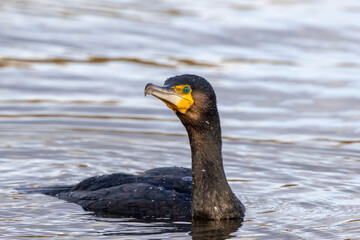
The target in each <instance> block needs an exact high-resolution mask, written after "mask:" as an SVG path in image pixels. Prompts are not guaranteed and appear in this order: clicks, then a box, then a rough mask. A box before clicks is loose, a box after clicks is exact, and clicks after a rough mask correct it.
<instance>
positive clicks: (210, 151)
mask: <svg viewBox="0 0 360 240" xmlns="http://www.w3.org/2000/svg"><path fill="white" fill-rule="evenodd" d="M184 125H185V128H186V130H187V132H188V135H189V140H190V145H191V153H192V181H193V182H192V187H193V193H192V205H191V211H192V217H193V218H195V219H224V218H241V217H243V215H244V213H243V206H242V204H241V203H240V201H239V200H238V199H237V198H236V196H235V195H234V193H233V192H232V191H231V188H230V186H229V184H228V182H227V180H226V176H225V172H224V167H223V160H222V150H221V148H222V140H221V128H220V119H219V115H218V114H217V113H216V114H214V115H212V116H211V117H209V118H206V120H204V122H200V123H199V124H197V125H186V124H184Z"/></svg>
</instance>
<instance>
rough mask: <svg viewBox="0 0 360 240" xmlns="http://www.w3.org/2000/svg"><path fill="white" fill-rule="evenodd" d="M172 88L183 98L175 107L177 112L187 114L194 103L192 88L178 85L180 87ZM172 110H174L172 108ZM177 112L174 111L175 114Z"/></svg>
mask: <svg viewBox="0 0 360 240" xmlns="http://www.w3.org/2000/svg"><path fill="white" fill-rule="evenodd" d="M172 88H173V89H174V91H175V92H176V93H177V94H179V96H181V98H180V99H179V101H178V103H177V104H176V105H175V106H173V107H174V108H175V110H177V111H179V112H181V113H186V111H187V110H188V109H189V108H190V106H191V105H192V104H193V103H194V99H193V98H192V96H191V92H192V89H191V87H190V86H189V85H178V86H174V87H172ZM168 106H169V105H168ZM169 107H170V106H169ZM170 108H171V109H173V108H172V107H170ZM173 110H174V109H173ZM175 110H174V112H175Z"/></svg>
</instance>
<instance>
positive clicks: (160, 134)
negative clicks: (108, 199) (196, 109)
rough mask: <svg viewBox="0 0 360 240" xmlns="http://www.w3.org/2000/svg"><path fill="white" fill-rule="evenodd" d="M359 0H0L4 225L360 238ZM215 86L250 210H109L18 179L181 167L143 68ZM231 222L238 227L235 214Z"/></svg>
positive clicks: (52, 233) (141, 233)
mask: <svg viewBox="0 0 360 240" xmlns="http://www.w3.org/2000/svg"><path fill="white" fill-rule="evenodd" d="M357 9H360V5H359V2H358V1H354V0H345V1H336V0H317V1H311V2H309V1H305V0H299V1H276V0H274V1H266V0H259V1H231V0H230V1H211V2H209V1H196V2H194V1H191V2H190V1H185V2H182V4H180V5H179V4H178V5H174V3H173V2H170V1H155V2H154V1H147V2H144V1H141V2H140V1H129V2H126V1H111V0H106V1H92V2H89V1H84V0H77V1H51V2H49V1H44V0H32V1H23V0H19V1H11V0H5V1H1V3H0V25H1V31H0V41H1V44H0V133H1V134H0V156H1V158H0V181H1V185H2V187H1V188H0V199H1V200H0V205H1V209H0V229H1V231H0V236H1V237H4V238H7V239H12V238H20V239H21V238H24V239H26V238H29V237H36V238H40V237H52V238H55V239H66V238H68V239H73V238H83V239H94V238H96V239H118V238H124V239H157V238H158V239H191V238H193V239H203V238H206V239H211V238H213V239H228V238H234V239H241V238H244V239H250V238H251V239H269V238H272V239H274V238H275V239H299V238H304V239H317V238H318V239H356V238H357V237H358V236H360V230H359V229H360V220H359V216H360V210H359V197H360V196H359V189H360V185H359V183H360V172H359V169H360V168H359V164H360V152H359V147H360V138H359V133H360V107H359V106H360V96H359V89H360V82H359V80H358V76H359V71H358V66H360V57H359V56H360V54H359V53H360V52H359V49H360V48H359V44H360V32H359V31H358V30H359V29H360V26H359V24H360V22H359V21H358V10H357ZM183 73H194V74H198V75H201V76H204V77H206V78H207V79H208V80H209V81H210V82H211V83H212V85H213V86H214V88H215V90H216V92H217V97H218V105H219V111H220V115H221V120H222V127H223V129H222V132H223V137H224V141H223V143H224V149H223V154H224V158H225V162H224V165H225V170H226V173H227V177H228V180H229V182H230V185H231V187H232V188H233V190H234V192H235V193H236V194H237V195H238V196H239V198H240V199H241V200H242V202H243V203H244V204H245V205H246V207H247V215H246V219H245V220H246V221H245V222H244V223H243V226H241V225H240V224H239V223H235V222H231V223H227V222H221V223H219V222H210V223H194V224H192V225H191V224H190V223H189V222H168V221H159V222H141V221H138V220H133V219H105V218H100V217H97V216H93V215H92V214H89V213H88V212H84V211H83V210H82V209H81V207H79V206H77V205H75V204H69V203H65V202H63V201H61V200H59V199H56V198H51V197H48V196H43V195H40V194H32V195H26V194H21V193H18V192H17V191H15V190H14V189H15V188H16V187H19V186H34V187H37V186H38V187H39V186H44V185H56V184H64V183H68V184H73V183H76V182H78V181H80V180H82V179H84V178H86V177H90V176H93V175H97V174H107V173H114V172H119V171H121V172H126V173H131V174H134V173H139V172H143V171H145V170H147V169H149V168H154V167H159V166H174V165H177V166H184V167H189V166H190V148H189V144H188V140H187V136H186V134H185V131H184V128H183V126H182V125H181V124H180V122H179V120H178V119H177V118H176V116H175V115H174V114H173V113H172V112H171V111H170V110H169V109H167V108H166V107H165V106H164V104H163V103H161V102H160V101H157V100H156V99H150V98H147V99H145V98H144V96H143V89H144V86H145V84H146V83H148V82H154V83H159V84H161V83H162V82H163V81H164V80H165V79H166V78H167V77H170V76H173V75H176V74H183ZM240 226H241V227H240Z"/></svg>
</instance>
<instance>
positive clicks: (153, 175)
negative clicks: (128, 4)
mask: <svg viewBox="0 0 360 240" xmlns="http://www.w3.org/2000/svg"><path fill="white" fill-rule="evenodd" d="M147 94H150V95H153V96H155V97H157V98H159V99H160V100H162V101H163V102H165V103H166V105H167V106H168V107H169V108H171V109H172V110H173V111H174V112H175V114H176V115H177V116H178V118H179V119H180V121H181V122H182V124H183V125H184V126H185V129H186V131H187V133H188V136H189V141H190V145H191V155H192V170H191V169H187V168H180V167H166V168H154V169H151V170H148V171H146V172H144V173H142V174H140V175H130V174H123V173H115V174H110V175H103V176H95V177H91V178H88V179H85V180H83V181H81V182H80V183H78V184H76V185H72V186H54V187H47V188H37V189H35V188H34V189H27V192H41V193H44V194H47V195H52V196H57V197H59V198H60V199H64V200H66V201H69V202H73V203H76V204H79V205H80V206H82V207H83V208H84V209H85V210H88V211H93V212H95V213H97V214H101V215H110V216H123V217H135V218H171V219H191V218H192V219H203V220H219V219H243V217H244V212H245V207H244V205H243V204H242V203H241V202H240V200H239V199H238V198H237V197H236V196H235V194H234V193H233V192H232V190H231V188H230V186H229V184H228V182H227V180H226V176H225V172H224V168H223V160H222V151H221V148H222V140H221V128H220V118H219V114H218V110H217V106H216V95H215V92H214V90H213V88H212V87H211V85H210V83H209V82H208V81H207V80H205V79H204V78H202V77H200V76H196V75H189V74H185V75H180V76H175V77H171V78H169V79H167V80H166V81H165V84H164V86H156V85H154V84H151V83H149V84H147V85H146V87H145V96H146V95H147Z"/></svg>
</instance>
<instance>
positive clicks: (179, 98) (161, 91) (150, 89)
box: [144, 83, 193, 113]
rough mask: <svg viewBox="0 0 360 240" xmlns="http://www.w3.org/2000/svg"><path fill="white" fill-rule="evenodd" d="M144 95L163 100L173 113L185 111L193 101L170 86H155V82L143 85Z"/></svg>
mask: <svg viewBox="0 0 360 240" xmlns="http://www.w3.org/2000/svg"><path fill="white" fill-rule="evenodd" d="M144 94H145V96H146V95H147V94H150V95H153V96H154V97H157V98H158V99H160V100H161V101H163V102H164V103H165V104H166V105H167V106H168V107H169V108H171V109H172V110H173V111H174V112H175V113H176V112H177V111H178V112H181V113H186V111H187V110H188V109H189V107H190V106H191V104H192V103H193V102H190V101H189V100H188V99H187V98H185V97H184V96H183V95H181V94H180V93H178V92H176V91H175V89H174V88H172V87H170V86H168V85H167V86H163V87H160V86H157V85H155V84H152V83H149V84H147V85H146V87H145V91H144Z"/></svg>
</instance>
